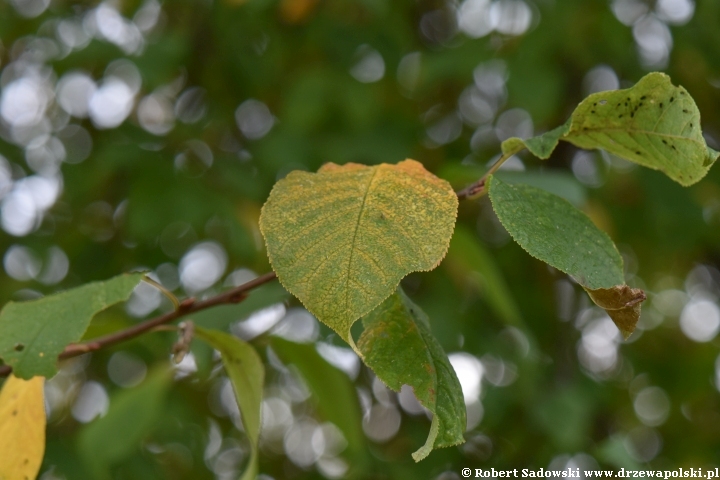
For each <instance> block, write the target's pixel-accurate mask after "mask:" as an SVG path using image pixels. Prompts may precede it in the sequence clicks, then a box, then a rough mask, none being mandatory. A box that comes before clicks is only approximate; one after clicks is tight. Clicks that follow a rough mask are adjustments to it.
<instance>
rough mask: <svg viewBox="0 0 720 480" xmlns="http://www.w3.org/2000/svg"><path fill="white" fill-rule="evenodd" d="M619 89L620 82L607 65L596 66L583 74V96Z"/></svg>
mask: <svg viewBox="0 0 720 480" xmlns="http://www.w3.org/2000/svg"><path fill="white" fill-rule="evenodd" d="M618 88H620V80H618V77H617V74H616V73H615V70H613V69H612V67H609V66H607V65H598V66H597V67H594V68H593V69H592V70H590V71H589V72H587V73H586V74H585V78H583V91H584V92H585V95H590V94H591V93H596V92H605V91H607V90H617V89H618Z"/></svg>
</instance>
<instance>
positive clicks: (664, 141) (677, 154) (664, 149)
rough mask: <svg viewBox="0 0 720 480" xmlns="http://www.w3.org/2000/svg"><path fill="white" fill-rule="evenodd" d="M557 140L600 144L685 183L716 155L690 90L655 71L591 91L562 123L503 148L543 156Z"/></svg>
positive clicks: (506, 151)
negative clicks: (614, 86) (633, 80)
mask: <svg viewBox="0 0 720 480" xmlns="http://www.w3.org/2000/svg"><path fill="white" fill-rule="evenodd" d="M559 140H565V141H567V142H570V143H572V144H573V145H576V146H578V147H581V148H586V149H593V148H602V149H604V150H606V151H608V152H610V153H612V154H614V155H617V156H619V157H622V158H625V159H627V160H630V161H631V162H635V163H637V164H640V165H643V166H645V167H648V168H652V169H655V170H660V171H661V172H663V173H665V174H666V175H667V176H668V177H670V178H671V179H673V180H675V181H676V182H678V183H680V184H681V185H684V186H689V185H692V184H694V183H696V182H697V181H699V180H700V179H701V178H702V177H704V176H705V174H706V173H707V171H708V170H709V169H710V167H711V166H712V164H713V163H714V162H715V161H716V160H717V158H718V156H720V153H719V152H716V151H714V150H713V149H712V148H710V147H708V146H707V144H706V143H705V139H704V138H703V136H702V131H701V129H700V111H699V110H698V108H697V105H696V104H695V101H694V100H693V99H692V97H691V96H690V94H689V93H688V92H687V90H685V89H684V88H683V87H676V86H674V85H673V84H672V82H671V81H670V77H668V76H667V75H665V74H664V73H658V72H653V73H649V74H647V75H645V76H644V77H643V78H641V79H640V81H639V82H638V83H637V84H635V85H634V86H633V87H630V88H628V89H625V90H612V91H607V92H599V93H594V94H592V95H590V96H588V97H587V98H586V99H585V100H583V101H582V102H581V103H580V105H578V107H577V108H576V109H575V111H574V112H573V114H572V116H571V117H570V119H569V120H568V121H567V122H565V124H564V125H562V126H560V127H558V128H556V129H554V130H551V131H549V132H547V133H545V134H543V135H540V136H537V137H534V138H531V139H528V140H521V139H519V138H516V137H513V138H509V139H507V140H505V141H504V142H503V144H502V150H503V153H504V154H514V153H517V152H518V151H520V150H522V149H523V148H527V149H528V150H530V152H531V153H533V154H534V155H535V156H537V157H538V158H541V159H543V160H544V159H547V158H549V157H550V154H551V153H552V151H553V150H554V149H555V147H556V146H557V144H558V141H559Z"/></svg>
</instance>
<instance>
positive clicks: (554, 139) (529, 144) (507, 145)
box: [501, 120, 570, 160]
mask: <svg viewBox="0 0 720 480" xmlns="http://www.w3.org/2000/svg"><path fill="white" fill-rule="evenodd" d="M569 129H570V120H568V121H567V122H565V123H564V124H563V125H560V126H559V127H557V128H555V129H553V130H550V131H549V132H545V133H543V134H542V135H538V136H537V137H533V138H529V139H527V140H522V139H520V138H518V137H512V138H508V139H507V140H505V141H504V142H503V143H502V145H501V148H502V152H503V155H514V154H516V153H518V152H519V151H520V150H522V149H523V148H527V149H528V150H529V151H530V153H532V154H533V155H535V156H536V157H538V158H540V159H542V160H547V159H548V158H550V155H551V154H552V152H553V150H555V147H557V144H558V142H559V141H560V139H561V138H562V137H563V136H564V135H565V134H566V133H567V132H568V130H569Z"/></svg>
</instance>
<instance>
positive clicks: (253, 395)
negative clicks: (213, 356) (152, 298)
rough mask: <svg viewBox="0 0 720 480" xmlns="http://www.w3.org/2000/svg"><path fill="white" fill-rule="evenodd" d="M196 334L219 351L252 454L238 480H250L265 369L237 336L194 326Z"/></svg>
mask: <svg viewBox="0 0 720 480" xmlns="http://www.w3.org/2000/svg"><path fill="white" fill-rule="evenodd" d="M195 335H196V336H197V337H198V338H201V339H202V340H205V341H206V342H208V343H209V344H210V345H212V347H213V348H215V349H216V350H217V351H219V352H220V355H221V356H222V361H223V365H224V366H225V371H226V372H227V374H228V377H230V383H232V386H233V390H234V391H235V399H236V400H237V403H238V407H239V408H240V415H241V417H242V422H243V426H244V427H245V433H246V434H247V436H248V439H249V440H250V446H251V448H252V454H251V456H250V461H249V463H248V466H247V468H246V469H245V473H243V475H242V477H240V480H252V479H254V478H255V477H256V476H257V471H258V461H259V458H258V454H259V452H258V440H259V438H260V420H261V407H262V394H263V383H264V381H265V368H264V367H263V363H262V359H261V358H260V356H259V355H258V354H257V352H256V351H255V349H254V348H253V347H251V346H250V345H249V344H247V343H245V342H243V341H242V340H240V339H239V338H237V337H234V336H232V335H230V334H228V333H224V332H220V331H217V330H206V329H204V328H201V327H195Z"/></svg>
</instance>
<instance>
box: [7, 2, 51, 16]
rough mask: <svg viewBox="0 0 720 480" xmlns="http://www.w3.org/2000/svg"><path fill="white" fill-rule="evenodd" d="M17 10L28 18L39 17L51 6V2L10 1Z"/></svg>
mask: <svg viewBox="0 0 720 480" xmlns="http://www.w3.org/2000/svg"><path fill="white" fill-rule="evenodd" d="M10 3H11V4H12V6H13V7H15V10H17V12H18V13H19V14H20V15H22V16H23V17H26V18H33V17H37V16H38V15H40V14H41V13H43V12H44V11H45V9H47V8H48V6H49V5H50V0H10Z"/></svg>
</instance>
